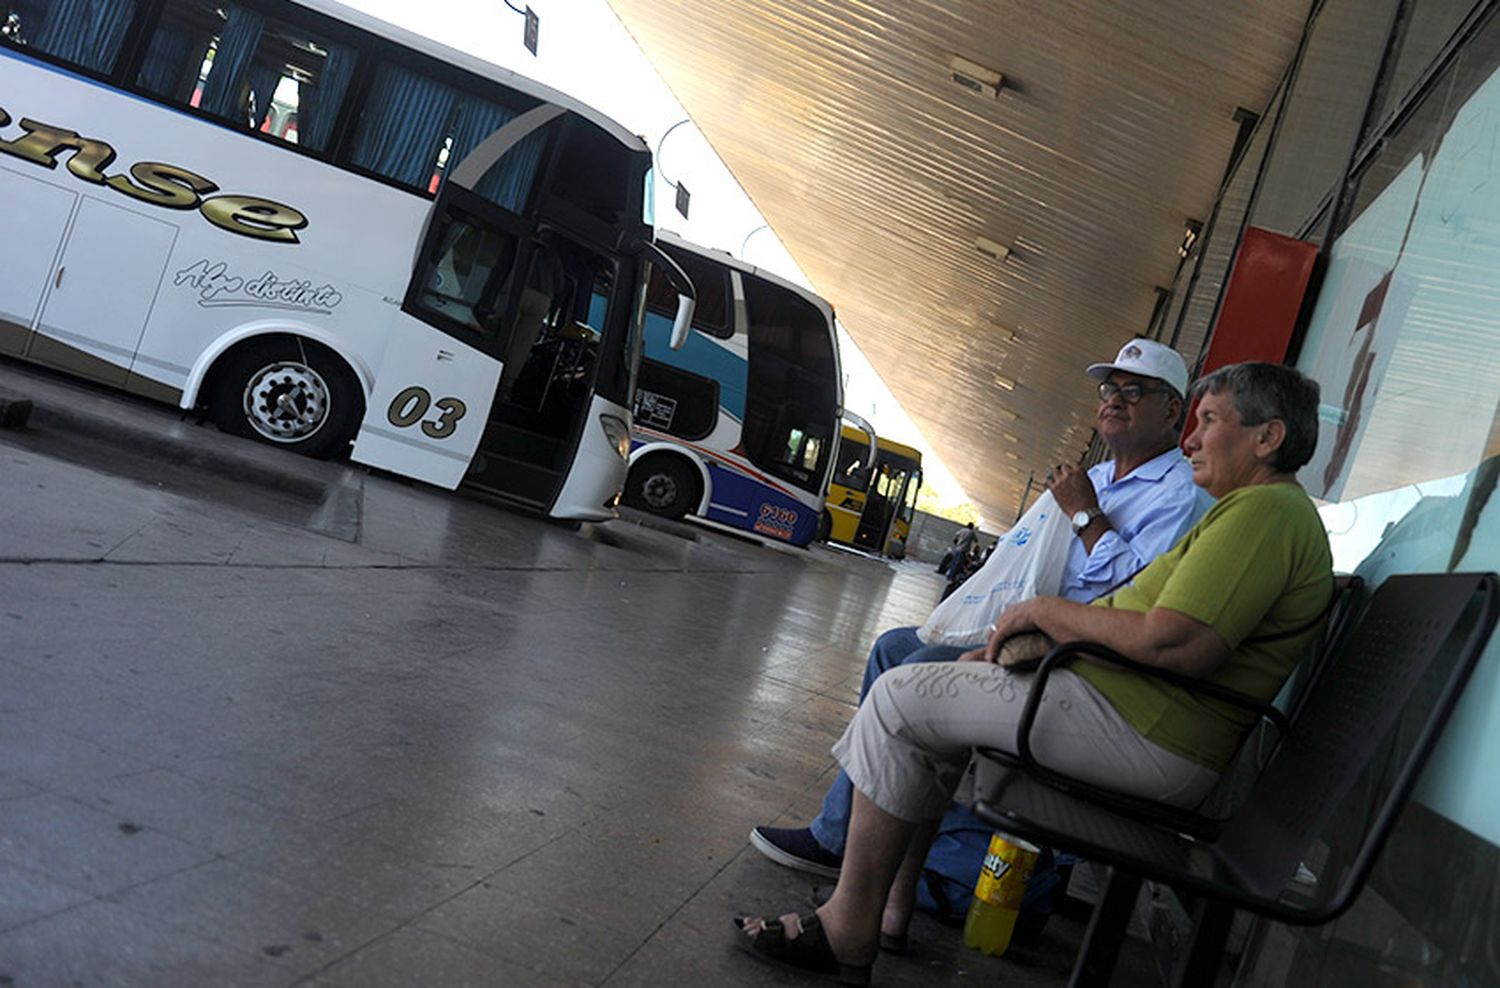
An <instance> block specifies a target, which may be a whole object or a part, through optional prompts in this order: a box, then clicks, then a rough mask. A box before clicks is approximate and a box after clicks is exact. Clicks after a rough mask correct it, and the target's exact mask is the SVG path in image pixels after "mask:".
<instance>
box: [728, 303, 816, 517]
mask: <svg viewBox="0 0 1500 988" xmlns="http://www.w3.org/2000/svg"><path fill="white" fill-rule="evenodd" d="M744 284H745V307H746V312H747V314H748V316H749V319H750V366H749V377H748V381H747V387H746V400H745V418H744V429H743V435H742V438H741V445H742V446H743V448H744V450H745V455H746V456H748V457H749V458H750V461H751V462H752V463H754V464H756V465H757V466H759V467H760V468H761V469H763V470H765V471H766V472H768V473H771V474H773V475H775V476H777V477H779V478H781V479H783V480H786V481H790V482H791V483H793V484H796V485H797V486H798V487H801V488H803V489H804V490H810V491H815V492H819V493H821V488H822V477H823V463H822V459H823V457H824V456H826V450H827V443H828V440H831V439H832V438H833V435H834V430H835V429H837V428H838V421H837V419H838V415H837V407H838V378H837V375H836V373H835V372H836V368H837V366H838V365H837V358H836V357H835V356H834V352H833V335H832V333H831V331H830V329H829V326H828V323H827V321H826V320H825V318H824V316H823V313H822V312H821V311H820V310H819V309H818V307H817V306H815V305H813V304H812V303H811V302H809V301H807V299H805V298H803V297H802V296H801V295H798V294H797V293H795V292H792V291H790V290H788V289H786V288H782V287H781V286H779V285H775V284H773V283H771V282H769V281H765V280H764V279H761V278H757V277H754V276H753V275H745V276H744ZM805 437H812V438H816V439H817V440H818V441H819V446H818V449H819V453H820V455H819V462H818V463H817V464H816V465H815V466H814V467H813V468H811V469H809V468H807V467H806V466H805V464H804V462H803V461H802V459H801V457H800V450H801V445H802V442H803V441H804V438H805Z"/></svg>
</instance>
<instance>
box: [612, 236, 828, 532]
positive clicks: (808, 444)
mask: <svg viewBox="0 0 1500 988" xmlns="http://www.w3.org/2000/svg"><path fill="white" fill-rule="evenodd" d="M657 244H658V245H659V246H660V247H661V248H662V249H663V250H664V251H665V252H666V253H667V254H668V255H670V256H671V258H672V259H673V260H674V261H675V262H676V263H677V265H678V266H679V267H681V268H682V269H683V270H684V271H685V272H686V273H687V276H688V277H689V278H690V279H691V280H692V283H693V287H694V289H695V290H696V299H697V308H696V309H695V310H694V316H693V322H692V326H693V331H692V332H691V333H689V334H687V340H686V345H683V346H682V347H681V350H680V351H679V352H674V349H675V348H674V347H672V346H671V342H672V340H673V332H672V330H673V322H672V319H673V316H674V314H675V311H676V300H675V294H674V292H673V289H672V288H671V287H670V285H669V284H668V283H667V282H666V281H665V280H663V279H662V278H661V277H659V276H657V277H653V279H652V281H651V285H650V288H649V290H648V292H647V298H646V329H645V338H646V356H645V359H644V360H643V361H642V362H641V375H640V384H639V387H638V388H637V389H636V405H635V426H634V430H633V438H632V444H633V447H634V448H633V450H632V452H631V454H630V475H629V476H628V478H627V479H626V482H625V502H626V503H627V504H630V505H632V506H634V507H639V508H642V509H644V510H646V511H651V512H654V513H656V514H660V515H664V516H666V517H669V518H681V517H683V516H684V515H686V514H689V513H692V514H695V515H697V516H699V517H701V518H705V519H708V520H709V521H713V522H717V523H719V524H723V525H728V526H731V527H733V528H738V529H743V530H746V531H750V532H754V533H756V534H758V535H763V536H766V537H767V538H771V539H775V540H777V541H781V542H790V543H792V544H793V545H798V546H805V545H807V543H808V542H810V541H812V539H813V538H814V537H818V536H820V528H821V527H822V526H821V525H820V521H821V519H822V518H823V516H824V511H823V498H824V492H825V490H826V488H827V482H828V474H829V470H830V469H831V468H832V465H833V460H834V446H835V444H836V443H837V440H838V434H839V418H840V414H841V411H842V410H841V407H840V406H841V405H842V404H843V391H842V380H843V379H842V377H841V375H840V372H839V350H838V339H837V337H836V336H835V335H834V322H833V309H832V308H831V307H830V306H829V305H828V303H827V302H825V301H824V300H823V299H821V298H819V297H818V296H816V295H814V294H813V293H811V292H808V291H804V290H803V289H801V288H799V287H797V286H796V285H793V284H791V283H790V282H787V281H784V280H782V279H781V278H778V277H776V276H775V275H772V274H769V273H767V272H764V271H759V270H757V269H756V268H754V267H752V266H750V265H748V264H745V263H742V262H740V261H738V260H736V259H735V258H733V257H732V256H730V255H729V254H727V253H724V252H723V251H714V250H708V249H707V248H703V247H696V246H694V245H692V244H689V243H687V242H686V241H684V240H682V239H680V238H678V237H675V236H673V235H671V234H668V233H660V234H658V236H657Z"/></svg>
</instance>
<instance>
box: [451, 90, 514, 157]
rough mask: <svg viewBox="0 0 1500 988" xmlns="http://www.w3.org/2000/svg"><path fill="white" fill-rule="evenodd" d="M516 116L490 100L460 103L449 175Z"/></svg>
mask: <svg viewBox="0 0 1500 988" xmlns="http://www.w3.org/2000/svg"><path fill="white" fill-rule="evenodd" d="M514 116H515V114H514V113H512V112H511V111H510V110H507V109H505V108H504V107H502V106H496V105H495V104H494V103H491V102H490V101H489V100H482V99H473V98H470V99H466V100H463V101H462V102H460V103H459V105H458V120H457V122H456V123H455V124H454V125H453V150H452V151H450V152H449V154H448V166H447V170H448V174H450V175H451V174H453V169H454V168H456V167H458V164H459V162H461V161H463V160H464V159H465V158H467V157H468V156H469V152H470V151H472V150H474V149H475V148H477V147H478V146H479V145H480V144H482V143H483V142H484V139H485V138H486V137H489V136H490V135H491V134H493V133H494V132H495V131H497V130H499V129H500V128H501V127H502V126H503V125H504V124H505V122H506V121H508V120H510V119H511V118H512V117H514Z"/></svg>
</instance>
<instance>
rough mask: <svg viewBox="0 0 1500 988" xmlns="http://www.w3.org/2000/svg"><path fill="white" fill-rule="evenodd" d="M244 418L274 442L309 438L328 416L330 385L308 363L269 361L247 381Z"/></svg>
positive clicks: (289, 441) (288, 441)
mask: <svg viewBox="0 0 1500 988" xmlns="http://www.w3.org/2000/svg"><path fill="white" fill-rule="evenodd" d="M245 418H246V419H248V420H249V422H250V425H251V427H253V428H254V429H255V431H256V432H258V433H260V434H261V435H262V436H265V437H266V438H267V439H269V440H271V441H272V442H278V443H292V442H297V441H299V440H302V439H306V438H307V437H308V436H311V435H312V434H313V433H315V432H317V431H318V430H319V429H320V428H322V427H323V423H324V422H325V421H326V420H327V419H328V385H327V383H326V382H324V380H323V378H322V376H321V375H319V374H318V372H317V371H315V370H313V369H312V368H311V367H308V366H307V365H306V364H297V363H290V362H285V361H283V362H279V363H274V364H269V365H267V366H265V367H262V368H261V369H260V370H258V371H256V372H255V373H254V374H253V375H251V377H250V380H249V381H248V382H247V383H246V384H245Z"/></svg>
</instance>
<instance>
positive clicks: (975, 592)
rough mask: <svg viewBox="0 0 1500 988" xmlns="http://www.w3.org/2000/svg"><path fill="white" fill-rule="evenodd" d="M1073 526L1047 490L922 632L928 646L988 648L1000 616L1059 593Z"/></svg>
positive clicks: (921, 634) (997, 541)
mask: <svg viewBox="0 0 1500 988" xmlns="http://www.w3.org/2000/svg"><path fill="white" fill-rule="evenodd" d="M1072 541H1073V527H1072V525H1070V524H1069V522H1068V517H1067V515H1065V514H1064V513H1063V511H1062V509H1061V508H1059V507H1058V506H1057V501H1056V500H1054V499H1053V497H1052V492H1051V491H1043V492H1042V496H1041V497H1039V498H1037V500H1036V503H1035V504H1033V505H1032V506H1031V508H1030V510H1028V511H1027V512H1026V513H1025V514H1024V515H1022V516H1021V520H1020V521H1018V522H1016V524H1015V527H1013V528H1012V529H1011V530H1010V531H1008V532H1006V533H1005V534H1004V535H1002V536H1000V538H999V539H997V540H996V542H995V551H994V552H992V553H990V558H989V559H987V560H985V564H984V565H983V566H981V567H980V568H979V571H978V572H976V573H975V574H974V575H973V576H971V577H969V578H968V579H967V580H965V581H964V583H963V586H961V587H959V588H958V589H957V590H955V591H953V593H951V594H949V595H948V599H946V600H944V601H942V602H941V603H939V604H938V605H937V607H936V608H934V609H933V611H932V614H931V615H929V616H928V618H927V623H926V624H924V625H922V627H920V628H918V629H917V637H918V638H920V639H922V643H923V644H925V645H963V646H967V647H973V646H976V645H982V644H984V641H985V638H986V637H987V636H988V635H989V630H990V625H992V624H994V623H995V619H996V618H997V617H999V616H1000V612H1001V611H1003V610H1005V609H1006V608H1007V607H1009V606H1010V605H1011V604H1014V603H1016V602H1018V601H1022V600H1029V599H1030V598H1032V597H1042V596H1047V595H1050V594H1056V593H1057V592H1058V591H1059V590H1060V589H1062V574H1063V567H1064V566H1065V565H1067V562H1068V547H1069V545H1070V544H1071V543H1072Z"/></svg>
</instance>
